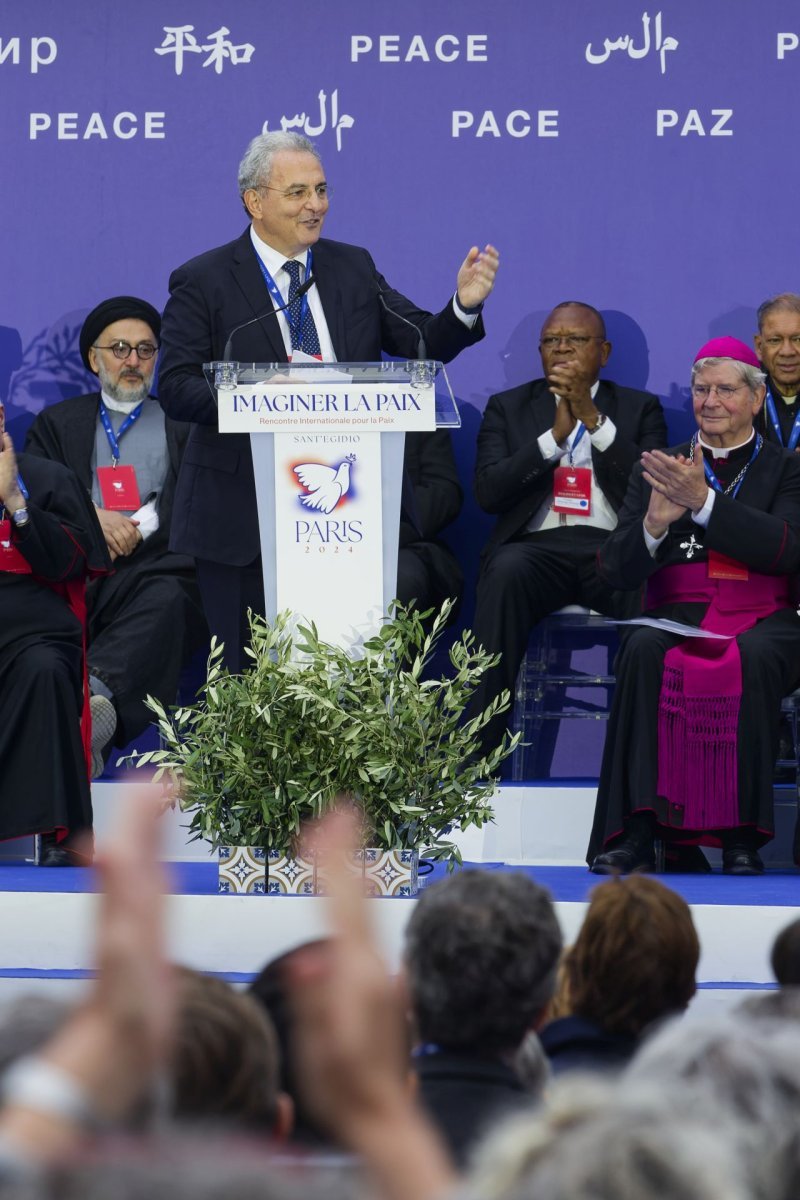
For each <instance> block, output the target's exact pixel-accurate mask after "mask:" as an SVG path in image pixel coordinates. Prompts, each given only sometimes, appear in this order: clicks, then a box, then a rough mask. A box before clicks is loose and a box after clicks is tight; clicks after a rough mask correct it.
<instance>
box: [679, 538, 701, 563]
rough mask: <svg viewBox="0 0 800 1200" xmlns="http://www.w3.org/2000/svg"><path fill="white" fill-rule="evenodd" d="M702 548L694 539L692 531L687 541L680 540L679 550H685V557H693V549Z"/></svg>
mask: <svg viewBox="0 0 800 1200" xmlns="http://www.w3.org/2000/svg"><path fill="white" fill-rule="evenodd" d="M702 549H703V547H702V545H701V544H700V542H696V541H695V540H694V534H693V533H692V534H690V536H689V540H688V542H681V550H685V551H686V557H687V558H692V557H693V555H694V552H695V550H702Z"/></svg>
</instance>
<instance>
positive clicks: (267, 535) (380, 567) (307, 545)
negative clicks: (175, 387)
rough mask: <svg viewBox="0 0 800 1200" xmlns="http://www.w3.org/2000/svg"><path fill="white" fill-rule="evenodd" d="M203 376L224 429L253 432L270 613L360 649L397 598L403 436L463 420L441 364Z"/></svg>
mask: <svg viewBox="0 0 800 1200" xmlns="http://www.w3.org/2000/svg"><path fill="white" fill-rule="evenodd" d="M205 370H206V377H207V379H208V382H209V385H210V386H212V388H213V390H214V391H215V395H216V397H217V403H218V409H219V430H220V432H221V433H249V434H250V444H251V447H252V452H253V470H254V475H255V483H256V499H257V503H258V519H259V531H260V537H261V557H262V563H263V569H264V595H265V601H266V615H267V617H268V618H272V617H274V616H275V615H276V614H277V613H278V612H282V611H283V610H284V609H289V610H290V611H291V612H293V613H295V614H296V615H297V617H298V618H303V619H304V620H306V621H313V622H314V624H315V625H316V627H317V630H318V632H319V635H320V637H321V638H322V639H323V640H325V641H328V642H332V643H334V644H338V645H343V646H347V647H349V648H353V649H357V647H358V645H359V643H360V642H362V641H363V640H364V639H365V638H367V637H370V636H371V635H372V634H373V633H374V632H375V631H376V630H377V629H378V627H379V625H380V621H381V618H382V617H383V616H384V614H385V613H386V609H387V607H388V605H389V603H390V602H391V601H392V600H393V599H394V598H395V595H396V587H397V554H398V547H399V527H400V509H401V496H402V491H403V453H404V443H405V434H406V433H407V432H426V431H432V430H434V429H435V428H436V427H437V425H443V424H447V425H458V424H459V418H458V412H457V409H456V407H455V402H454V400H453V397H452V392H450V389H449V383H448V382H447V377H446V375H445V374H444V370H443V368H442V366H441V363H431V362H425V363H416V362H410V363H395V362H387V363H358V364H341V363H339V364H331V363H319V364H316V363H314V364H309V363H307V362H303V363H297V364H295V365H294V366H293V365H291V364H287V363H273V364H255V363H254V364H244V365H243V364H240V363H227V362H225V363H210V364H207V366H206V368H205ZM439 372H440V378H443V379H444V381H445V383H446V384H447V394H446V395H444V396H442V395H441V394H437V391H436V386H435V380H436V377H437V373H439Z"/></svg>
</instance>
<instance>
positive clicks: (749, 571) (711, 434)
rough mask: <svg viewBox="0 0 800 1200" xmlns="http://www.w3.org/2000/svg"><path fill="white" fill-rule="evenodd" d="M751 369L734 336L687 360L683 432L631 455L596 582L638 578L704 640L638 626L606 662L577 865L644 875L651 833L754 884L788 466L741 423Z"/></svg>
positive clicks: (751, 411) (661, 606) (797, 626)
mask: <svg viewBox="0 0 800 1200" xmlns="http://www.w3.org/2000/svg"><path fill="white" fill-rule="evenodd" d="M764 392H765V388H764V374H763V372H762V371H761V370H760V367H759V362H758V359H757V358H756V356H755V354H754V353H753V351H752V350H751V349H750V348H749V347H748V346H746V345H745V344H744V343H743V342H740V341H739V340H738V339H737V338H733V337H722V338H714V339H713V340H712V341H710V342H707V343H706V344H705V345H704V346H703V347H702V348H701V349H700V350H699V351H698V353H697V355H696V356H695V361H694V366H693V369H692V402H693V405H694V415H695V419H696V421H697V426H698V428H697V432H696V433H695V434H694V435H693V437H692V439H691V441H690V442H688V443H685V444H684V445H682V446H678V447H677V448H675V449H673V450H669V451H660V450H654V451H650V452H646V453H645V454H643V455H642V462H641V465H640V466H637V467H636V468H635V470H634V474H633V477H632V479H631V483H630V486H629V488H628V493H627V496H626V498H625V503H624V505H623V509H622V512H621V513H620V519H619V525H618V527H617V529H616V530H615V532H614V533H613V534H612V535H611V537H610V538H609V539H608V541H607V542H606V543H605V545H604V546H603V547H602V548H601V550H600V555H599V570H600V574H601V576H602V577H603V578H604V579H605V580H606V581H607V582H609V583H610V584H611V586H612V587H618V588H629V589H634V588H640V587H642V585H643V584H645V583H646V585H647V587H646V598H645V601H644V611H645V613H646V615H647V616H649V617H654V618H669V619H671V620H673V621H678V622H680V623H682V624H684V625H688V626H693V627H695V628H697V629H698V630H703V631H705V634H707V635H708V636H701V635H694V636H691V637H682V636H681V634H680V632H678V633H675V632H670V631H669V630H667V629H664V628H648V627H644V628H640V629H636V630H635V631H633V632H631V633H630V634H629V636H628V637H627V639H626V641H625V644H624V646H623V649H622V651H621V653H620V656H619V658H618V661H617V668H616V674H617V688H616V691H615V694H614V704H613V708H612V711H611V716H610V719H609V728H608V735H607V738H606V748H605V753H604V755H603V764H602V767H601V772H600V781H599V786H598V793H597V807H596V810H595V819H594V828H593V830H592V836H591V841H590V845H589V853H588V861H589V864H590V866H591V869H592V870H593V871H595V872H597V873H598V874H606V873H609V872H611V873H613V872H616V871H622V872H628V871H636V870H652V869H653V868H654V865H655V854H654V838H655V835H656V834H658V835H659V836H660V837H661V838H662V839H664V840H665V841H666V842H667V843H668V845H669V844H671V845H672V846H677V847H685V848H686V849H687V850H691V849H692V848H694V853H695V855H696V866H695V869H701V870H702V869H703V868H704V867H705V869H706V870H707V869H709V868H708V864H707V863H706V861H705V858H704V857H701V855H700V852H699V850H697V847H699V846H701V845H706V846H721V847H722V864H723V870H724V871H725V872H727V873H729V874H734V875H756V874H759V873H760V872H761V871H763V869H764V866H763V863H762V861H761V858H760V856H759V854H758V849H759V847H760V846H762V845H764V843H765V842H767V841H769V839H770V838H771V837H772V836H773V830H774V818H773V805H772V781H773V768H774V765H775V758H776V754H777V749H778V729H779V721H780V709H781V700H782V698H783V696H785V695H786V694H787V693H788V692H790V691H792V690H793V689H794V688H795V687H797V684H798V680H799V679H800V615H798V612H797V607H796V599H795V598H794V595H793V590H792V582H793V580H792V577H793V576H794V575H795V574H796V572H797V569H798V566H800V459H798V457H797V456H796V455H794V454H789V453H787V451H786V450H784V449H782V448H781V447H780V446H778V445H776V444H775V443H773V442H768V441H766V440H765V439H764V437H763V436H762V435H761V434H760V433H758V432H756V430H755V429H754V427H753V422H754V419H755V417H756V416H757V415H758V413H759V412H760V411H761V407H762V405H763V403H764Z"/></svg>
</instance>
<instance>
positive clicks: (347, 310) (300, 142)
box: [159, 132, 498, 671]
mask: <svg viewBox="0 0 800 1200" xmlns="http://www.w3.org/2000/svg"><path fill="white" fill-rule="evenodd" d="M239 193H240V195H241V197H242V203H243V204H244V207H245V209H246V210H247V213H248V215H249V217H250V219H251V224H250V226H249V228H248V229H246V230H245V232H244V233H243V234H242V235H241V237H239V238H237V239H236V240H235V241H233V242H229V243H228V244H227V245H224V246H220V247H218V248H217V249H215V250H210V251H208V252H207V253H206V254H201V255H200V256H199V257H198V258H194V259H192V260H191V261H190V262H188V263H185V264H184V265H183V266H182V267H178V269H177V270H175V271H174V272H173V273H172V276H171V278H170V282H169V288H170V299H169V300H168V302H167V306H166V309H165V310H164V318H163V323H162V329H161V346H162V351H161V369H160V375H159V395H160V399H161V402H162V404H163V406H164V408H165V410H166V412H167V413H168V415H169V416H171V417H173V418H175V419H176V420H182V421H191V422H193V423H194V428H193V430H192V432H191V434H190V436H189V441H188V444H187V446H186V451H185V454H184V458H183V463H182V466H181V473H180V477H179V479H178V487H177V493H176V497H175V508H174V514H173V524H172V541H171V543H170V544H171V548H172V549H173V550H177V551H179V552H181V553H184V554H191V555H192V556H193V557H194V558H195V560H196V564H197V577H198V582H199V584H200V590H201V594H202V598H203V604H204V607H205V610H206V616H207V618H208V623H209V626H210V628H211V631H212V633H215V634H216V635H217V636H218V637H219V638H221V639H222V640H224V642H225V651H226V653H225V661H226V665H227V666H228V667H229V668H230V669H231V670H234V671H238V670H240V669H241V668H242V666H243V665H244V662H245V658H244V654H243V647H244V644H245V641H246V639H247V632H248V631H247V609H248V608H253V609H254V610H256V611H258V612H263V611H264V595H263V583H262V577H261V560H260V557H259V554H260V543H259V534H258V516H257V511H256V499H255V486H254V480H253V466H252V460H251V456H250V442H249V438H248V437H247V435H245V434H225V435H221V434H219V433H218V432H217V409H216V404H215V402H214V399H213V397H212V395H211V392H210V390H209V388H208V385H207V383H206V381H205V378H204V377H203V363H204V362H212V361H214V360H216V359H222V358H223V357H224V356H225V354H224V352H225V348H226V345H228V343H229V339H230V345H229V356H230V357H231V358H232V359H236V360H238V361H240V362H286V361H290V360H291V357H292V354H293V353H297V352H302V353H303V354H304V355H313V356H314V357H317V358H319V359H321V360H322V361H324V362H336V361H338V362H370V361H375V360H378V359H380V357H381V352H382V351H385V352H386V353H387V354H390V355H395V356H397V357H401V358H402V357H405V358H415V357H416V356H417V349H418V346H419V343H420V339H424V342H425V345H426V347H427V354H428V356H429V357H430V358H433V359H441V360H442V361H444V362H449V361H450V360H451V359H452V358H454V357H455V356H456V355H457V354H458V353H459V352H460V351H461V350H463V349H464V348H465V347H466V346H470V345H472V344H473V343H474V342H477V341H479V340H480V339H481V338H482V337H483V335H484V329H483V321H482V319H481V315H480V314H481V309H482V307H483V302H484V300H485V299H486V297H487V296H488V295H489V292H490V291H491V290H492V287H493V285H494V277H495V274H496V272H497V267H498V255H497V251H496V250H495V249H494V247H492V246H486V248H485V249H484V250H483V251H480V250H478V248H477V247H476V246H474V247H473V248H472V249H471V250H470V252H469V254H468V255H467V257H466V259H465V260H464V262H463V263H462V265H461V268H460V269H459V272H458V277H457V290H456V294H455V296H454V297H453V299H452V300H451V301H449V302H448V303H447V305H446V306H445V307H444V308H443V309H442V311H441V312H439V313H436V314H431V313H429V312H426V311H424V310H422V309H420V308H418V307H417V306H416V305H415V304H413V303H412V302H411V301H410V300H408V299H406V297H405V296H402V295H401V294H400V293H399V292H396V291H395V290H394V289H392V288H390V287H389V286H388V284H387V283H386V281H385V279H384V278H383V276H382V275H380V274H379V272H378V271H377V269H376V267H375V264H374V262H373V260H372V258H371V256H370V255H369V253H368V252H367V251H366V250H364V249H362V248H361V247H359V246H350V245H346V244H344V243H343V242H334V241H329V240H328V239H322V238H321V237H320V235H321V233H322V226H323V224H324V221H325V217H326V214H327V212H328V205H329V196H328V185H327V183H326V181H325V173H324V171H323V169H322V163H321V161H320V158H319V155H318V154H317V151H316V149H315V148H314V146H313V144H312V143H311V142H310V141H308V139H307V138H305V137H302V136H301V135H300V134H296V133H288V132H285V133H279V132H275V133H265V134H261V135H260V136H258V137H256V138H254V139H253V141H252V142H251V143H250V145H249V146H248V148H247V151H246V152H245V155H244V158H243V159H242V161H241V163H240V166H239ZM312 276H313V281H314V284H313V286H311V287H310V288H306V287H305V284H306V283H307V282H308V280H309V279H311V278H312ZM279 308H283V311H281V312H276V311H275V310H276V309H279ZM240 327H241V328H240Z"/></svg>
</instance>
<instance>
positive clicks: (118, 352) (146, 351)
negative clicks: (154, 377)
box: [92, 342, 158, 360]
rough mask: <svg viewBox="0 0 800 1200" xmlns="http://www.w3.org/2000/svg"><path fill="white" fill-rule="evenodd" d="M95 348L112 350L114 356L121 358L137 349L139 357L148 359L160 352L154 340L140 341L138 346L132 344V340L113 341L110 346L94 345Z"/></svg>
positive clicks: (128, 355)
mask: <svg viewBox="0 0 800 1200" xmlns="http://www.w3.org/2000/svg"><path fill="white" fill-rule="evenodd" d="M92 348H93V349H94V350H110V351H111V353H112V354H113V355H114V358H118V359H120V360H123V359H126V358H129V357H130V356H131V354H133V352H134V350H135V351H136V355H137V358H142V359H145V360H146V359H148V358H152V357H153V355H154V354H156V353H157V352H158V346H154V345H153V343H152V342H139V343H138V344H137V345H136V346H132V345H131V344H130V342H112V343H111V345H110V346H98V345H95V346H93V347H92Z"/></svg>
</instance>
